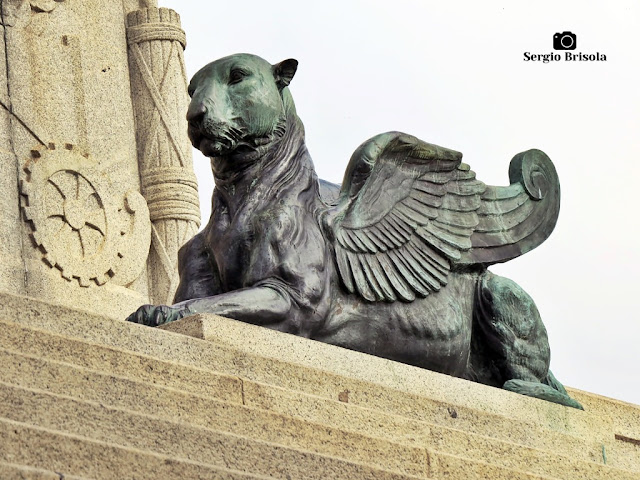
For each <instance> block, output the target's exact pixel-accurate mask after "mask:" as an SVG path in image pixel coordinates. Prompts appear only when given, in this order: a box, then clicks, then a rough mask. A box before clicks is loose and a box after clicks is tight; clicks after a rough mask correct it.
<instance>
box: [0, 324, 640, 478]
mask: <svg viewBox="0 0 640 480" xmlns="http://www.w3.org/2000/svg"><path fill="white" fill-rule="evenodd" d="M6 330H8V329H7V328H5V331H6ZM0 362H2V364H3V365H4V366H5V368H4V372H5V373H4V377H5V379H6V380H7V381H10V382H11V383H14V384H17V385H23V387H25V388H28V387H33V386H34V384H36V385H38V388H42V389H45V390H49V391H57V392H58V393H59V394H61V395H71V396H72V397H74V396H75V397H79V396H80V397H81V398H84V399H86V398H89V399H91V400H93V402H95V403H98V402H99V403H102V404H105V403H106V404H108V405H113V404H116V405H119V406H120V407H121V408H125V409H127V408H128V409H132V410H136V411H141V412H143V413H151V412H152V413H153V414H154V415H156V416H162V417H163V418H173V419H180V420H181V421H182V422H190V423H193V424H199V425H201V426H203V427H206V426H211V425H215V426H216V429H222V430H226V431H229V432H234V433H238V430H241V431H242V434H243V435H246V436H249V437H251V438H262V439H267V440H270V441H272V442H276V443H279V444H282V443H283V442H284V443H285V444H288V445H291V446H293V445H298V446H301V447H302V448H305V449H315V451H316V452H320V453H328V454H333V455H337V456H340V453H341V452H343V454H344V453H346V452H348V455H349V459H350V460H352V459H356V460H359V461H362V462H365V463H375V461H376V459H378V462H380V461H383V462H384V463H383V464H380V463H378V464H377V466H384V467H386V468H389V469H395V470H398V471H403V472H407V473H414V474H420V472H421V469H422V468H423V467H422V466H421V465H420V463H421V457H423V456H424V455H426V453H425V452H426V451H425V450H424V449H423V448H421V447H424V446H428V447H429V449H430V450H431V454H432V455H431V456H432V459H431V464H432V465H433V464H434V463H433V462H434V458H437V459H441V458H442V459H444V460H443V462H444V463H443V464H444V465H446V464H448V463H450V462H451V460H450V459H449V458H448V457H449V455H450V454H455V455H457V456H460V457H464V458H465V459H467V460H466V461H467V462H468V461H470V460H472V461H473V462H476V464H477V463H480V464H481V463H483V462H482V461H484V462H489V463H490V464H491V465H489V466H487V467H485V469H486V468H491V467H493V466H495V467H496V468H495V469H494V470H496V472H500V471H501V469H504V468H514V469H515V468H516V467H517V466H518V465H519V464H522V462H523V461H525V462H526V463H527V465H529V470H530V471H532V472H536V473H538V474H547V475H549V474H557V472H560V473H563V472H564V473H567V475H563V476H560V477H558V478H572V477H571V476H569V475H568V474H570V473H572V472H574V471H580V472H583V473H585V474H588V478H594V479H595V478H603V479H605V478H607V479H608V478H615V479H616V480H617V479H623V478H636V477H635V476H633V475H632V476H631V477H629V476H628V475H627V474H626V472H617V473H616V476H614V477H612V476H611V475H610V474H609V473H608V472H610V471H611V469H609V468H607V467H604V466H602V465H599V464H596V463H594V462H584V461H578V460H575V459H574V458H569V457H566V456H559V455H556V454H555V453H551V452H543V451H540V450H535V449H530V448H525V447H522V446H519V445H515V444H511V443H508V442H498V441H496V440H494V439H491V438H485V437H481V436H473V435H469V434H467V433H465V432H461V431H456V430H454V429H442V428H439V429H438V428H436V427H434V426H428V425H422V426H420V425H415V424H417V423H420V422H415V421H409V420H407V419H405V418H402V417H396V418H394V417H393V416H390V415H388V414H383V413H382V412H375V411H372V410H368V409H363V408H362V407H357V406H354V405H350V404H348V403H344V402H335V401H329V400H326V399H323V398H320V397H317V398H312V397H310V396H308V395H303V394H300V393H297V392H287V391H284V390H283V391H281V392H280V397H279V398H278V397H276V396H274V395H273V392H274V391H276V390H278V389H277V388H275V387H271V386H267V385H259V384H253V383H252V382H244V389H245V391H244V398H245V401H248V405H250V404H252V403H255V402H253V401H252V400H251V399H253V398H256V399H260V401H262V402H264V399H265V398H267V397H269V396H270V398H271V399H275V402H274V403H275V404H276V405H281V404H283V403H286V402H283V401H282V399H283V398H286V396H287V395H289V396H291V395H298V396H299V397H301V399H302V403H303V405H306V406H307V407H309V408H311V409H314V410H315V412H316V413H315V415H314V413H313V412H311V414H305V415H303V416H299V417H298V418H297V419H296V418H294V417H291V416H289V415H280V416H279V415H276V414H274V413H269V412H264V411H262V410H256V409H251V408H249V407H247V406H242V405H235V404H232V403H229V402H220V401H215V400H214V399H212V398H211V397H201V396H195V395H192V394H185V393H184V392H180V391H178V390H175V389H171V388H167V387H159V386H157V385H151V384H146V383H143V382H135V381H132V380H130V379H127V378H123V377H115V376H109V375H105V374H102V373H99V372H95V371H92V370H89V369H86V368H81V367H74V366H72V365H69V364H66V363H63V362H55V361H49V360H43V359H41V358H36V357H28V356H25V355H24V354H22V353H18V352H10V351H6V350H5V351H0ZM24 379H31V380H24ZM87 386H90V388H87ZM5 390H11V387H10V386H8V385H7V386H5ZM280 390H282V389H280ZM130 392H134V393H133V394H131V393H130ZM254 392H255V393H254ZM32 393H33V391H32ZM42 394H44V392H42V393H41V395H42ZM66 398H67V401H73V400H72V399H71V398H70V397H68V396H67V397H66ZM301 399H300V398H298V403H300V400H301ZM24 402H25V399H21V400H20V402H19V403H24ZM0 403H3V404H5V405H7V406H9V405H11V404H12V402H11V401H9V400H8V399H5V400H4V401H2V402H0ZM13 403H15V402H13ZM51 403H52V404H54V405H55V404H57V403H58V402H53V401H52V402H51ZM99 403H98V404H99ZM289 403H291V402H289ZM320 404H322V408H318V407H319V405H320ZM7 408H9V407H7ZM10 411H11V409H10V408H9V411H5V413H4V416H5V417H9V416H10V413H9V412H10ZM42 411H45V409H44V408H43V407H42V406H40V407H38V406H32V407H31V408H27V409H25V410H24V411H23V415H27V417H26V418H21V417H11V418H13V419H14V420H24V421H26V420H27V419H28V418H29V417H28V415H29V413H28V412H42ZM77 411H78V408H72V407H68V408H67V412H69V413H68V414H67V415H66V416H67V417H72V415H73V414H74V412H77ZM89 411H91V409H90V410H89ZM318 412H320V416H319V417H318V415H317V413H318ZM88 415H89V413H87V414H85V415H83V416H82V417H83V418H85V417H86V416H88ZM336 419H340V420H339V421H338V422H337V423H336ZM363 419H366V422H368V424H369V425H376V424H377V431H376V432H375V433H376V434H377V435H378V436H381V435H384V436H385V437H386V440H385V439H380V438H375V437H366V436H362V435H361V434H360V433H359V432H353V430H358V427H356V428H355V429H354V425H358V424H362V423H363ZM121 423H122V424H126V423H127V422H121ZM314 423H315V424H314ZM332 423H334V425H332V426H331V427H327V426H326V425H327V424H332ZM38 424H41V423H38ZM128 424H131V422H129V423H128ZM93 425H100V422H98V421H95V422H93ZM47 426H48V427H51V428H53V426H52V425H47ZM393 427H395V429H394V428H393ZM416 427H417V428H416ZM420 427H422V428H420ZM102 428H104V427H102ZM350 430H351V431H350ZM361 430H365V429H361ZM394 430H395V433H394ZM265 432H267V433H268V434H267V435H266V436H265ZM74 433H81V432H74ZM341 440H342V442H344V444H342V445H341V444H340V441H341ZM287 442H288V443H287ZM394 443H398V444H402V445H398V444H394ZM578 448H580V447H578ZM380 459H382V460H380ZM389 459H391V460H389ZM494 478H503V477H502V475H499V473H495V474H494ZM505 478H510V477H509V474H508V475H507V476H506V477H505Z"/></svg>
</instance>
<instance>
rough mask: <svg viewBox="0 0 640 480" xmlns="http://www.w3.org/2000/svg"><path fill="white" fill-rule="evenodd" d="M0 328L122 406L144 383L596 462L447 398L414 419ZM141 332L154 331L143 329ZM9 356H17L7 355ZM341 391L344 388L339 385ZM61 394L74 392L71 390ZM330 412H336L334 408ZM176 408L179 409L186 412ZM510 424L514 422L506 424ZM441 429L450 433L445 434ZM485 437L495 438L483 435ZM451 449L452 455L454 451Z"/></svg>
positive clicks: (176, 399)
mask: <svg viewBox="0 0 640 480" xmlns="http://www.w3.org/2000/svg"><path fill="white" fill-rule="evenodd" d="M1 328H2V329H3V331H4V332H5V334H4V335H3V336H2V337H0V347H2V348H5V349H7V350H9V351H11V350H12V349H13V351H19V352H20V353H21V354H24V355H30V356H32V357H33V358H32V365H31V367H30V368H31V370H32V371H34V372H35V371H38V370H39V368H40V367H38V365H39V363H40V362H41V361H42V360H44V359H52V360H53V361H54V362H62V364H61V365H58V364H55V363H54V366H53V367H52V368H54V369H56V370H60V369H61V368H62V369H63V373H57V374H56V376H57V377H60V376H64V375H73V376H78V375H81V374H80V373H77V372H79V371H77V370H73V369H68V368H66V367H65V366H64V365H65V364H69V365H76V366H79V367H82V368H87V369H89V370H90V371H91V372H87V373H82V375H85V374H86V375H88V374H91V375H92V378H93V381H94V382H96V386H95V387H94V390H92V391H91V392H86V393H87V394H90V395H92V396H93V397H92V398H102V397H114V398H117V399H119V401H120V402H121V403H119V404H115V406H124V407H125V408H128V407H127V406H128V405H129V404H132V403H133V401H131V399H129V401H128V403H127V402H126V401H125V402H123V400H124V399H127V398H128V397H127V392H131V391H135V392H137V397H136V403H135V405H143V404H144V405H146V408H149V409H152V408H155V405H156V404H157V403H158V402H157V400H156V399H157V396H158V393H157V392H155V391H154V390H153V389H149V387H148V386H147V385H139V383H140V382H142V383H143V384H152V385H154V386H159V387H162V386H163V387H167V388H169V389H170V391H171V392H172V393H171V395H170V394H169V393H168V392H165V393H164V395H166V396H167V398H171V399H172V401H171V402H170V403H167V402H165V406H164V408H169V406H171V405H181V404H188V403H186V402H187V399H188V395H186V394H188V393H193V394H195V395H200V396H205V397H206V398H207V400H210V399H217V400H227V401H229V402H233V403H244V404H246V405H248V406H253V407H256V408H258V409H261V410H268V411H271V412H275V413H278V414H280V415H282V416H287V417H296V418H300V419H302V420H304V421H312V422H314V423H318V424H325V425H328V426H330V427H332V428H336V429H340V430H345V431H352V432H354V433H358V434H364V435H368V436H375V437H381V436H384V437H385V438H386V439H389V440H391V441H394V442H403V443H410V444H412V445H423V444H425V443H424V442H426V445H431V443H430V442H432V441H438V444H442V441H441V440H438V439H447V438H453V437H455V438H458V437H461V436H462V437H464V438H467V437H468V438H470V440H468V441H465V444H467V443H471V444H476V443H478V442H480V443H481V444H483V445H484V444H487V442H489V443H490V444H491V445H495V446H494V447H492V448H497V446H498V445H500V443H501V442H507V443H508V444H520V445H523V446H526V447H531V448H536V449H539V450H550V451H553V452H554V453H558V454H563V455H565V456H570V457H572V458H577V459H581V460H587V461H593V462H599V461H601V459H602V445H601V444H600V443H598V442H592V441H591V442H590V441H588V440H585V439H582V438H578V437H575V436H572V435H567V434H564V433H562V432H555V431H549V430H545V429H541V428H539V427H537V426H536V425H531V424H523V423H517V422H508V421H506V420H505V421H502V422H497V421H496V420H495V418H493V416H491V415H488V416H483V415H481V414H477V412H473V411H472V412H464V411H458V410H457V409H455V408H454V407H452V406H451V404H444V403H442V402H435V401H434V402H431V404H430V405H429V407H430V408H428V409H424V410H423V412H422V413H423V415H421V416H420V418H408V417H407V416H401V415H395V414H394V412H393V410H391V412H389V411H383V410H381V409H375V408H367V407H362V406H360V405H357V404H354V403H353V402H350V399H349V397H350V393H346V394H345V395H343V396H342V397H341V398H340V397H339V398H340V401H335V400H333V399H328V398H325V397H319V396H316V395H309V394H305V393H302V392H298V391H295V390H289V389H286V388H282V387H276V386H273V385H266V384H261V383H258V382H252V381H249V380H246V379H240V378H239V377H235V376H228V375H223V374H218V373H215V372H210V371H207V370H204V369H199V368H195V367H190V366H184V365H179V364H175V363H170V362H166V361H161V360H157V359H153V358H150V357H148V356H145V355H140V354H137V353H132V352H127V351H124V350H122V349H116V348H113V347H105V346H102V345H98V344H93V343H90V342H84V341H81V340H78V339H72V338H67V337H64V336H61V335H57V334H52V333H49V332H45V331H41V330H37V329H32V328H26V327H22V326H19V325H16V324H11V323H6V322H5V323H4V324H3V325H2V327H1ZM143 331H144V332H147V331H150V332H154V330H150V329H147V330H143ZM162 334H164V332H162ZM231 354H232V355H234V360H235V361H236V362H237V363H240V362H243V361H244V358H243V356H242V355H238V354H237V352H235V351H234V352H231ZM231 354H230V355H231ZM38 358H39V359H40V360H38ZM15 361H17V359H14V362H15ZM56 365H57V366H56ZM65 368H66V370H65ZM65 372H66V373H65ZM68 372H72V373H68ZM74 372H75V373H74ZM8 375H10V372H8V371H7V372H6V373H5V377H6V376H8ZM15 376H16V375H14V377H15ZM109 376H111V377H117V379H118V381H117V382H115V381H114V380H113V379H112V378H110V377H109ZM22 377H23V375H21V374H17V378H14V380H13V381H14V382H20V381H21V378H22ZM6 378H7V379H6V380H5V381H9V380H8V377H6ZM0 379H1V378H0ZM43 380H44V379H43V378H42V377H39V378H37V379H34V382H36V383H32V384H31V385H29V384H28V383H26V384H23V383H16V384H19V385H22V386H25V387H29V386H32V387H34V388H42V389H45V390H47V389H49V385H51V387H52V388H54V387H57V386H58V385H56V384H55V383H54V382H43ZM132 382H133V383H132ZM344 392H349V391H348V389H345V390H344ZM55 393H61V394H65V393H67V392H65V391H64V390H63V391H60V390H55ZM84 393H85V392H84V390H83V389H82V388H80V389H79V391H78V392H76V393H75V395H83V394H84ZM69 394H71V395H74V393H73V392H70V393H69ZM80 398H84V397H80ZM92 398H88V399H90V400H91V399H92ZM202 408H204V407H201V408H200V410H202ZM335 412H340V414H339V415H338V414H336V413H335ZM177 414H179V415H186V414H187V413H185V412H182V413H177ZM472 414H473V415H472ZM507 420H508V419H507ZM381 425H384V431H383V430H382V429H381ZM514 425H515V426H517V428H514ZM501 429H502V430H501ZM449 430H451V431H452V432H453V433H452V434H448V432H449ZM463 431H464V432H463ZM499 433H503V435H497V434H499ZM476 437H478V440H476ZM492 438H495V440H491V439H492ZM445 452H449V450H446V449H445ZM451 453H456V451H453V452H451Z"/></svg>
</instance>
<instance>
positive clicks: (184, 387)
mask: <svg viewBox="0 0 640 480" xmlns="http://www.w3.org/2000/svg"><path fill="white" fill-rule="evenodd" d="M0 330H1V331H2V334H1V335H0V365H1V367H0V479H3V480H4V479H25V478H26V479H62V478H64V479H67V480H68V479H81V478H93V479H107V478H109V479H110V478H116V479H128V478H131V479H133V478H135V479H147V478H148V479H165V478H166V479H173V478H180V479H182V478H183V479H218V478H219V479H267V478H275V479H283V480H284V479H296V480H297V479H305V480H306V479H310V480H313V479H345V480H347V479H348V480H354V479H376V480H377V479H381V480H383V479H389V480H391V479H418V478H420V479H455V480H458V479H459V480H463V479H464V480H468V479H491V480H514V479H515V480H519V479H559V480H570V479H588V480H597V479H611V480H632V479H633V480H638V479H640V440H639V439H640V407H637V406H634V405H630V404H625V403H623V402H618V401H615V400H611V399H606V398H603V397H598V396H596V395H592V394H588V393H584V392H579V391H572V392H571V393H572V395H573V396H574V397H576V398H577V399H578V400H579V401H581V402H582V403H583V404H584V405H585V411H584V412H582V411H577V410H574V409H569V408H565V407H561V406H558V405H553V404H549V403H547V402H543V401H540V400H535V399H530V398H526V397H522V396H520V395H516V394H513V393H510V392H506V391H502V390H499V389H495V388H490V387H486V386H483V385H477V384H474V383H471V382H467V381H464V380H460V379H456V378H451V377H448V376H445V375H440V374H436V373H433V372H428V371H425V370H421V369H417V368H414V367H410V366H407V365H402V364H398V363H395V362H391V361H388V360H383V359H379V358H376V357H371V356H368V355H364V354H360V353H357V352H352V351H348V350H344V349H340V348H336V347H332V346H329V345H324V344H320V343H317V342H313V341H310V340H307V339H303V338H298V337H294V336H291V335H287V334H282V333H279V332H274V331H271V330H268V329H265V328H260V327H256V326H253V325H246V324H242V323H240V322H236V321H233V320H228V319H224V318H221V317H215V316H212V315H199V316H195V317H190V318H187V319H183V320H181V321H180V322H176V323H174V324H171V325H168V326H166V328H165V329H151V328H147V327H142V326H139V325H133V324H129V323H126V322H120V321H113V320H109V319H107V318H105V317H102V316H99V315H95V314H91V313H86V312H83V311H80V310H73V309H69V308H66V307H60V306H55V305H52V304H49V303H45V302H40V301H37V300H34V299H27V298H24V297H18V296H12V295H8V294H0Z"/></svg>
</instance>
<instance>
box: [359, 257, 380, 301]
mask: <svg viewBox="0 0 640 480" xmlns="http://www.w3.org/2000/svg"><path fill="white" fill-rule="evenodd" d="M368 256H369V255H358V260H359V261H360V266H361V267H362V271H363V272H364V276H365V278H366V279H367V282H369V285H370V287H371V290H372V291H373V294H374V295H375V297H376V300H384V299H385V295H384V293H383V291H382V288H381V287H380V283H379V282H378V279H377V278H376V276H375V275H374V273H373V271H372V270H371V267H370V266H369V262H367V260H366V257H368Z"/></svg>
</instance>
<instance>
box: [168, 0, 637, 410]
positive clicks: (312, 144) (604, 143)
mask: <svg viewBox="0 0 640 480" xmlns="http://www.w3.org/2000/svg"><path fill="white" fill-rule="evenodd" d="M160 6H166V7H170V8H173V9H175V10H176V11H177V12H178V13H180V15H181V17H182V25H183V28H184V29H185V30H186V32H187V41H188V45H187V50H186V52H185V59H186V65H187V73H188V75H189V77H191V76H192V75H193V74H194V73H195V72H196V71H197V70H198V69H200V68H201V67H202V66H204V65H205V64H207V63H209V62H210V61H212V60H215V59H217V58H220V57H223V56H226V55H229V54H233V53H239V52H246V53H254V54H257V55H260V56H262V57H264V58H265V59H267V60H269V61H270V62H271V63H276V62H278V61H281V60H284V59H286V58H291V57H293V58H296V59H297V60H298V61H299V62H300V63H299V67H298V72H297V73H296V76H295V78H294V79H293V81H292V83H291V87H290V88H291V92H292V94H293V97H294V99H295V102H296V106H297V109H298V114H299V115H300V117H301V118H302V120H303V122H304V124H305V127H306V134H307V135H306V138H307V145H308V148H309V151H310V152H311V155H312V157H313V159H314V162H315V165H316V170H317V171H318V174H319V175H320V177H322V178H325V179H327V180H331V181H334V182H340V181H341V180H342V175H343V173H344V169H345V167H346V164H347V162H348V160H349V157H350V156H351V153H352V152H353V150H354V149H355V148H356V147H357V146H358V145H359V144H360V143H361V142H363V141H364V140H366V139H367V138H369V137H371V136H373V135H375V134H377V133H380V132H384V131H388V130H401V131H404V132H407V133H410V134H413V135H415V136H417V137H419V138H421V139H423V140H425V141H428V142H431V143H435V144H438V145H442V146H445V147H449V148H453V149H455V150H459V151H461V152H463V154H464V161H465V162H466V163H469V164H470V165H471V168H472V169H473V170H474V171H475V172H476V174H477V177H478V178H479V179H480V180H482V181H484V182H485V183H487V184H492V185H506V184H507V183H508V176H507V168H508V165H509V161H510V160H511V158H512V157H513V155H515V154H516V153H518V152H521V151H524V150H527V149H529V148H539V149H541V150H543V151H545V152H546V153H547V154H548V155H549V156H550V157H551V159H552V160H553V162H554V163H555V165H556V168H557V170H558V174H559V175H560V183H561V187H562V201H561V209H560V219H559V221H558V224H557V226H556V229H555V231H554V233H553V234H552V235H551V237H550V238H549V240H547V241H546V242H545V243H544V244H543V245H542V246H540V247H539V248H538V249H536V250H534V251H533V252H530V253H528V254H527V255H525V256H523V257H520V258H518V259H516V260H513V261H511V262H509V263H508V264H505V265H499V266H496V267H492V270H493V271H494V272H495V273H498V274H501V275H505V276H508V277H510V278H512V279H513V280H515V281H516V282H518V283H519V284H520V285H521V286H522V287H524V288H525V290H527V291H528V292H529V293H530V294H531V295H532V297H533V298H534V300H535V301H536V304H537V305H538V308H539V310H540V312H541V314H542V317H543V320H544V322H545V325H546V327H547V330H548V332H549V340H550V344H551V352H552V361H551V368H552V370H553V372H554V373H555V375H556V377H558V379H559V380H560V381H561V382H563V383H564V384H565V385H569V386H572V387H575V388H580V389H583V390H587V391H591V392H595V393H599V394H602V395H605V396H610V397H614V398H618V399H621V400H625V401H629V402H633V403H636V404H640V373H638V363H639V362H638V360H639V357H640V354H639V351H640V350H639V345H638V344H639V342H640V314H639V311H638V309H639V308H640V305H639V303H640V302H639V300H640V292H638V287H639V286H640V271H639V269H640V248H638V236H639V234H640V214H639V213H638V211H637V209H638V208H639V206H638V205H639V202H638V200H637V195H638V194H637V192H638V183H639V179H640V166H639V162H640V135H639V134H640V88H639V85H640V56H639V55H638V52H637V49H638V46H640V2H638V1H633V0H629V1H624V0H610V1H608V2H603V1H599V2H595V1H585V0H582V1H563V2H558V1H540V0H538V1H537V2H531V1H526V2H525V1H483V2H477V1H447V2H444V1H417V0H416V1H407V0H394V1H393V2H391V1H386V0H385V1H371V0H370V1H349V0H342V1H333V0H324V1H322V2H303V1H300V0H298V1H247V0H245V1H242V2H217V1H213V2H201V1H195V0H160ZM565 31H571V32H573V33H574V34H575V35H576V39H577V49H576V50H575V52H582V53H583V54H596V53H597V52H599V53H600V54H601V56H602V54H604V55H606V61H605V62H580V61H574V62H567V61H554V62H549V63H546V64H545V63H542V62H532V61H525V60H524V58H525V56H524V54H525V52H529V53H531V54H549V53H560V54H562V56H563V58H564V55H563V52H555V51H554V50H553V35H554V34H555V33H556V32H560V33H561V32H565ZM194 165H195V168H196V174H197V176H198V180H199V184H200V198H201V209H202V214H203V224H204V223H206V219H208V217H209V214H210V205H209V204H210V197H211V191H212V189H213V181H212V177H211V171H210V168H209V163H208V160H207V159H206V158H204V157H203V156H202V155H201V154H200V153H199V152H197V151H194Z"/></svg>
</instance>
